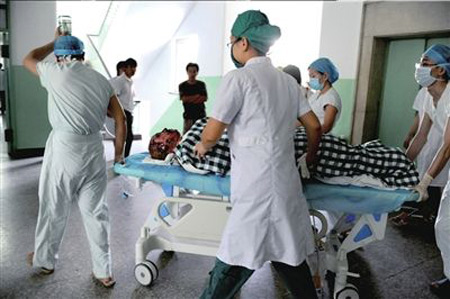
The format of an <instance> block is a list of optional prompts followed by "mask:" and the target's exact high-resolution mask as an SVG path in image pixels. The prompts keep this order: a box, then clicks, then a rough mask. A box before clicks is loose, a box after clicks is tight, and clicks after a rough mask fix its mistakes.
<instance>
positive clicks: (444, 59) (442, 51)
mask: <svg viewBox="0 0 450 299" xmlns="http://www.w3.org/2000/svg"><path fill="white" fill-rule="evenodd" d="M422 56H426V57H428V58H429V59H431V60H433V61H434V62H435V63H436V64H438V65H439V66H441V67H443V68H444V69H445V76H446V78H447V79H450V47H449V46H445V45H440V44H436V45H432V46H431V47H429V48H428V49H427V50H426V51H425V53H423V55H422Z"/></svg>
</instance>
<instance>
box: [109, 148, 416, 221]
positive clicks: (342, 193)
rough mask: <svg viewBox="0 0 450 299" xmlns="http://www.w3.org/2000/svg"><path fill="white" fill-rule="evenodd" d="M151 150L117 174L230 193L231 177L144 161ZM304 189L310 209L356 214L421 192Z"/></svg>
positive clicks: (382, 209)
mask: <svg viewBox="0 0 450 299" xmlns="http://www.w3.org/2000/svg"><path fill="white" fill-rule="evenodd" d="M147 156H148V153H141V154H135V155H132V156H129V157H128V158H127V159H126V164H125V165H120V164H116V165H115V166H114V171H115V172H116V173H118V174H122V175H126V176H131V177H136V178H140V179H143V180H146V181H152V182H155V183H159V184H162V185H172V186H178V187H182V188H186V189H192V190H198V191H201V192H203V193H207V194H211V195H219V196H229V195H230V177H229V176H218V175H215V174H206V175H201V174H195V173H191V172H187V171H186V170H184V169H183V168H182V167H181V166H179V165H156V164H149V163H143V162H142V161H143V160H144V159H145V158H146V157H147ZM303 185H304V186H303V188H304V190H303V192H304V194H305V196H306V199H307V201H308V203H309V205H310V207H311V208H313V209H317V210H326V211H336V212H345V213H354V214H368V213H370V214H378V213H387V212H392V211H395V210H398V209H399V208H400V207H401V205H402V204H403V203H404V202H405V201H414V200H417V199H418V195H417V194H416V193H414V192H412V191H411V190H403V189H397V190H380V189H375V188H370V187H356V186H341V185H331V184H325V183H322V182H318V181H307V182H304V184H303Z"/></svg>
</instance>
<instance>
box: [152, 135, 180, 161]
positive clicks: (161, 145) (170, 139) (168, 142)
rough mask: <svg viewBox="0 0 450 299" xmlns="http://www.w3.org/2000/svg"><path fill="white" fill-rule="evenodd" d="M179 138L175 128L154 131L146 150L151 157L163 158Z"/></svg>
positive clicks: (173, 147) (172, 148) (176, 143)
mask: <svg viewBox="0 0 450 299" xmlns="http://www.w3.org/2000/svg"><path fill="white" fill-rule="evenodd" d="M180 140H181V134H180V132H178V131H177V130H173V129H166V128H165V129H164V130H162V131H161V132H159V133H156V134H155V135H153V136H152V138H151V139H150V143H149V145H148V151H149V153H150V156H151V157H152V159H158V160H164V159H165V158H166V157H167V155H168V154H170V153H173V152H174V150H175V147H176V146H177V145H178V143H179V142H180Z"/></svg>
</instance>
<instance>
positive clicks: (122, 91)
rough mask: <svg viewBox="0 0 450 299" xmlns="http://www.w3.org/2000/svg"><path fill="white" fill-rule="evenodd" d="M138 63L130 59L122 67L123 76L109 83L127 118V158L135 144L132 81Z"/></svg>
mask: <svg viewBox="0 0 450 299" xmlns="http://www.w3.org/2000/svg"><path fill="white" fill-rule="evenodd" d="M136 68H137V62H136V60H134V59H133V58H128V59H127V60H125V61H124V63H123V65H122V70H123V72H122V74H121V75H119V76H117V77H115V78H112V79H111V80H110V81H109V82H110V83H111V85H112V87H113V88H114V91H115V93H116V94H117V97H118V98H119V101H120V104H122V107H123V110H124V111H125V116H126V118H127V139H126V141H125V158H126V157H128V156H129V155H130V150H131V144H132V143H133V110H134V106H135V104H134V103H135V102H134V97H135V92H134V86H133V80H132V79H131V78H132V77H133V76H134V75H135V74H136Z"/></svg>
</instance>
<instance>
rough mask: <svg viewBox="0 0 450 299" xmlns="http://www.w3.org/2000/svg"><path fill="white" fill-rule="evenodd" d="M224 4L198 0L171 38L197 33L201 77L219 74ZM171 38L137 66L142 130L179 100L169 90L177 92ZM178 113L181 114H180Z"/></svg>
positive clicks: (146, 130) (137, 87)
mask: <svg viewBox="0 0 450 299" xmlns="http://www.w3.org/2000/svg"><path fill="white" fill-rule="evenodd" d="M224 6H225V3H222V2H197V3H196V4H195V5H194V6H192V8H191V9H190V10H189V12H188V13H187V15H186V18H185V19H184V20H183V22H182V23H181V24H180V26H179V28H178V30H177V32H176V33H175V34H174V35H173V36H172V38H171V41H173V40H175V39H177V38H181V37H184V36H189V35H192V34H197V35H198V41H199V53H198V61H196V62H197V63H198V64H199V66H200V73H199V76H200V77H201V76H220V75H222V63H221V62H222V59H223V57H222V50H221V49H222V48H223V47H225V39H224V36H223V33H222V32H223V29H222V28H223V24H224ZM171 41H170V42H167V43H166V44H165V45H164V46H163V47H162V48H161V50H160V51H159V52H158V55H157V56H156V57H155V58H154V59H153V60H152V63H151V64H150V65H148V66H147V67H146V69H145V70H140V72H142V77H141V78H140V79H139V82H138V80H137V79H136V80H135V81H136V93H137V95H138V96H139V97H140V98H142V99H143V100H146V101H148V102H149V103H143V105H142V104H141V105H142V107H141V109H140V113H141V115H140V119H141V123H140V125H141V132H145V133H146V132H148V131H149V128H151V127H152V126H153V125H154V124H155V122H156V121H158V120H159V118H160V117H161V115H163V114H164V113H165V112H166V110H167V109H168V108H169V107H170V106H171V105H172V103H173V101H174V100H178V96H177V95H174V94H170V93H169V92H178V89H177V86H173V84H172V73H171V72H172V70H173V63H175V62H174V59H173V56H172V46H173V43H172V42H171ZM182 67H183V68H184V67H185V66H182ZM186 79H187V77H186ZM178 83H181V82H178ZM144 115H145V116H144ZM179 117H180V118H181V115H180V116H179Z"/></svg>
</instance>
